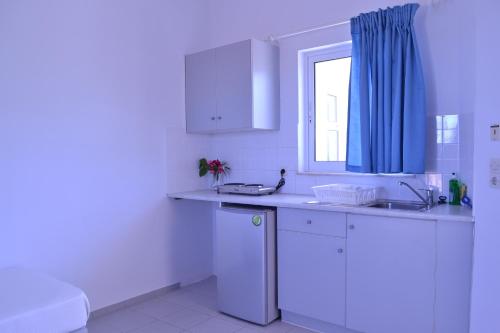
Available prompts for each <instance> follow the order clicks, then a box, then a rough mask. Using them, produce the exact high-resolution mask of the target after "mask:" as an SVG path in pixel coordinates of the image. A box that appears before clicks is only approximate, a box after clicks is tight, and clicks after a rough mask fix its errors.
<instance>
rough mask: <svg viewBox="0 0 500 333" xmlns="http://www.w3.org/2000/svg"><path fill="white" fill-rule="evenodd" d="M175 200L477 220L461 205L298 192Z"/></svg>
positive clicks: (192, 195)
mask: <svg viewBox="0 0 500 333" xmlns="http://www.w3.org/2000/svg"><path fill="white" fill-rule="evenodd" d="M168 197H169V198H172V199H188V200H199V201H211V202H227V203H236V204H246V205H259V206H270V207H286V208H300V209H311V210H324V211H332V212H344V213H352V214H363V215H378V216H393V217H403V218H412V219H423V220H439V221H457V222H471V223H472V222H474V218H473V216H472V209H470V208H467V207H461V206H450V205H439V206H436V207H434V208H432V209H431V210H429V211H424V212H419V211H407V210H398V209H383V208H372V207H359V206H358V207H356V206H348V205H332V204H318V203H316V204H311V203H307V202H309V201H315V197H314V196H309V195H298V194H281V193H277V194H273V195H263V196H250V195H238V194H217V192H216V191H214V190H199V191H190V192H180V193H171V194H169V195H168Z"/></svg>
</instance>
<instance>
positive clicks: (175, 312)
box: [75, 278, 311, 333]
mask: <svg viewBox="0 0 500 333" xmlns="http://www.w3.org/2000/svg"><path fill="white" fill-rule="evenodd" d="M124 332H126V333H171V332H173V333H178V332H191V333H232V332H238V333H258V332H268V333H269V332H272V333H306V332H311V331H309V330H306V329H303V328H300V327H296V326H292V325H289V324H287V323H283V322H281V321H279V320H277V321H275V322H273V323H271V324H270V325H268V326H260V325H256V324H252V323H250V322H247V321H244V320H240V319H238V318H234V317H231V316H228V315H225V314H223V313H221V312H219V311H218V310H217V285H216V279H215V278H210V279H207V280H205V281H202V282H199V283H196V284H194V285H190V286H187V287H184V288H181V289H179V290H175V291H172V292H169V293H167V294H165V295H163V296H159V297H156V298H153V299H151V300H148V301H145V302H143V303H139V304H136V305H133V306H130V307H127V308H125V309H122V310H118V311H115V312H111V313H109V314H106V315H102V316H99V317H96V318H92V319H91V320H90V321H89V323H88V324H87V332H85V330H80V331H77V332H75V333H124Z"/></svg>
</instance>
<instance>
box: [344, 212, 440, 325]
mask: <svg viewBox="0 0 500 333" xmlns="http://www.w3.org/2000/svg"><path fill="white" fill-rule="evenodd" d="M347 225H348V234H347V295H346V300H347V302H346V304H347V308H346V311H347V317H346V318H347V322H346V326H347V327H348V328H350V329H354V330H357V331H360V332H365V333H401V332H405V333H431V332H432V330H433V310H434V291H435V281H434V271H435V260H436V255H435V253H436V248H435V243H436V240H435V222H433V221H423V220H410V219H400V218H388V217H374V216H361V215H348V217H347Z"/></svg>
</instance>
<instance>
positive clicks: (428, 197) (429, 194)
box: [398, 181, 434, 209]
mask: <svg viewBox="0 0 500 333" xmlns="http://www.w3.org/2000/svg"><path fill="white" fill-rule="evenodd" d="M398 184H399V185H400V186H406V187H408V188H409V189H410V190H411V191H412V192H413V193H415V194H416V195H417V196H418V197H419V198H420V200H422V201H423V202H424V203H425V205H426V208H427V209H431V208H432V207H433V206H434V190H432V189H430V188H426V189H425V188H424V189H420V191H425V197H423V196H422V195H421V194H420V193H418V191H417V190H415V189H414V188H413V187H412V186H411V185H410V184H408V183H406V182H403V181H399V182H398Z"/></svg>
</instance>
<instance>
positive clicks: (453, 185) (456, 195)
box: [448, 173, 460, 206]
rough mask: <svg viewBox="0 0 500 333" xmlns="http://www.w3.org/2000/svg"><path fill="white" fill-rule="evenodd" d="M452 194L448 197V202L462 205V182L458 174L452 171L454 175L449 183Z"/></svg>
mask: <svg viewBox="0 0 500 333" xmlns="http://www.w3.org/2000/svg"><path fill="white" fill-rule="evenodd" d="M449 191H450V193H449V194H450V195H449V198H448V200H449V201H448V203H449V204H450V205H454V206H460V182H459V181H458V179H457V175H456V174H455V173H452V177H451V179H450V183H449Z"/></svg>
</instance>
